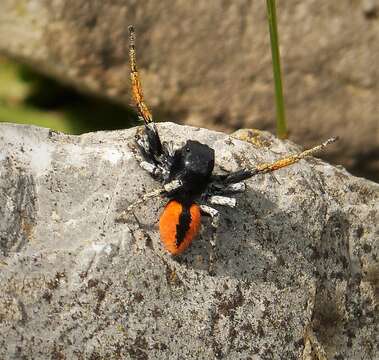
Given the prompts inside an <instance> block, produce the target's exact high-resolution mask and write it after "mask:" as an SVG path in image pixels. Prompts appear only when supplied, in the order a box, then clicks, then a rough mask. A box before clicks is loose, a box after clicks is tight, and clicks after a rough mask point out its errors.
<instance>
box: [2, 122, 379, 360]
mask: <svg viewBox="0 0 379 360" xmlns="http://www.w3.org/2000/svg"><path fill="white" fill-rule="evenodd" d="M159 130H160V132H161V135H162V138H163V139H165V140H173V141H174V142H175V144H176V145H180V144H181V143H182V142H184V141H185V140H186V139H187V138H193V139H197V140H199V141H202V142H205V143H207V144H209V145H211V146H212V147H213V148H214V149H215V151H216V162H217V171H219V172H221V171H223V170H227V171H229V170H236V169H237V168H239V167H241V166H242V165H243V164H245V165H246V166H253V165H254V164H256V163H260V162H267V161H271V160H273V159H277V158H279V157H280V156H283V155H284V154H286V153H288V152H293V151H295V150H298V147H296V146H295V145H294V144H292V143H290V142H282V141H279V140H277V139H275V138H274V137H272V136H271V135H269V134H266V133H256V132H247V133H245V134H244V133H242V132H241V133H239V134H238V135H236V136H238V137H239V138H244V139H245V140H248V141H241V140H238V139H236V138H235V137H230V136H227V135H225V134H222V133H217V132H212V131H208V130H204V129H198V128H192V127H183V126H179V125H175V124H172V123H164V124H159ZM134 134H135V129H129V130H125V131H114V132H97V133H89V134H85V135H82V136H68V135H64V134H61V133H56V132H52V131H49V130H48V129H42V128H36V127H29V126H19V125H18V126H17V125H10V124H1V125H0V251H1V253H0V254H1V255H0V287H1V292H0V358H2V359H32V358H33V359H47V358H53V359H100V358H106V359H196V360H199V359H299V358H300V359H301V358H303V359H323V358H325V356H327V358H328V359H373V358H374V357H375V353H377V347H378V311H377V310H378V309H377V306H378V289H379V282H378V279H379V277H378V274H379V266H378V241H377V240H378V235H379V231H378V222H379V221H378V220H379V218H378V217H379V203H378V198H379V186H378V185H377V184H375V183H372V182H370V181H367V180H364V179H360V178H356V177H353V176H351V175H349V174H348V173H347V172H346V171H345V170H343V169H342V168H336V167H333V166H331V165H329V164H327V163H325V162H322V161H320V160H318V159H316V158H310V159H307V160H302V161H301V162H300V163H298V164H296V165H293V166H291V167H288V168H286V169H282V170H280V171H278V172H275V173H273V174H271V175H262V176H257V177H255V178H253V179H250V180H249V181H248V182H247V185H248V190H247V192H246V193H245V194H243V195H239V196H238V207H237V208H236V209H220V210H221V213H222V218H221V227H220V229H219V233H218V245H217V260H216V264H215V276H210V275H209V273H208V271H207V268H208V256H209V250H210V249H209V248H210V246H209V241H208V239H209V235H210V227H209V222H208V221H207V220H205V221H204V226H203V229H202V232H201V235H200V237H199V238H198V239H197V240H196V241H194V243H193V245H192V246H191V248H190V249H189V250H188V251H187V252H186V253H185V254H184V255H183V256H181V257H179V258H172V257H170V256H169V255H168V254H167V253H165V252H164V250H163V248H162V246H161V244H160V240H159V235H158V232H157V229H156V223H157V221H158V218H159V212H160V209H161V208H162V206H163V205H164V203H165V202H164V199H155V200H152V201H149V202H147V203H145V204H143V205H141V206H140V208H139V209H137V210H136V211H135V218H133V217H132V218H131V219H129V220H128V221H124V222H121V221H118V219H119V215H120V213H121V212H122V210H123V209H125V208H126V206H127V205H128V204H129V203H131V202H132V201H134V200H136V199H138V198H139V197H140V196H141V195H142V194H144V193H145V192H147V191H150V190H152V189H154V188H156V187H157V183H156V182H155V181H154V180H152V179H151V178H150V176H149V175H148V174H147V173H146V172H144V171H143V170H142V169H140V168H139V166H138V163H137V162H136V160H135V158H134V155H133V153H132V151H131V149H130V147H129V145H130V144H132V143H133V137H134ZM335 146H338V144H337V145H335ZM222 169H223V170H222ZM323 356H324V357H323Z"/></svg>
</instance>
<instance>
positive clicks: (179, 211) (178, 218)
mask: <svg viewBox="0 0 379 360" xmlns="http://www.w3.org/2000/svg"><path fill="white" fill-rule="evenodd" d="M200 217H201V215H200V207H199V205H197V204H192V205H191V206H190V208H189V209H188V208H184V206H183V205H182V204H181V203H179V202H177V201H175V200H171V201H170V202H169V203H168V204H167V205H166V207H165V209H164V210H163V213H162V215H161V217H160V219H159V232H160V235H161V240H162V242H163V245H164V247H165V248H166V250H167V251H168V252H169V253H170V254H172V255H178V254H181V253H182V252H183V251H184V250H186V249H187V248H188V246H190V245H191V242H192V240H193V239H194V238H195V236H196V235H197V234H198V233H199V231H200ZM183 229H184V230H183ZM183 231H184V232H183Z"/></svg>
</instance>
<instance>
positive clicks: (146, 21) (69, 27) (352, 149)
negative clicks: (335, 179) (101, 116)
mask: <svg viewBox="0 0 379 360" xmlns="http://www.w3.org/2000/svg"><path fill="white" fill-rule="evenodd" d="M376 9H377V2H373V1H369V2H368V1H362V2H361V5H357V4H355V2H348V3H346V2H342V1H340V2H336V1H334V2H331V1H328V0H321V1H320V0H318V1H316V0H312V1H306V2H304V1H300V2H299V1H295V0H288V1H283V2H280V3H279V2H278V19H279V32H280V44H281V55H282V68H283V75H284V86H285V89H284V90H285V96H286V107H287V118H288V126H289V130H290V136H291V139H294V140H295V141H296V142H298V143H301V144H304V145H306V146H310V145H311V144H313V143H315V142H318V141H320V140H321V139H324V138H328V137H330V136H334V135H339V136H340V137H341V141H340V144H339V146H338V147H335V148H334V149H331V150H330V151H329V152H328V156H329V159H333V160H334V161H336V162H337V163H342V164H344V165H345V166H348V167H349V168H350V169H352V170H354V171H357V168H359V169H360V171H361V174H363V173H364V174H365V175H367V176H371V177H372V178H376V179H377V175H376V174H377V170H378V169H379V163H378V160H377V159H378V157H377V154H378V152H379V127H378V126H379V122H378V118H377V114H378V113H379V102H378V96H377V94H378V92H379V79H378V71H377V62H376V61H375V59H377V58H379V32H378V29H377V25H378V22H377V21H375V14H376V13H377V12H376ZM129 24H135V25H136V29H137V51H138V61H139V65H140V69H141V73H142V78H143V86H144V89H145V94H146V98H147V100H148V103H149V104H151V106H152V108H153V110H154V114H155V117H156V119H158V120H163V121H174V122H182V123H187V124H190V125H195V126H203V127H206V128H210V127H213V128H217V129H219V130H228V131H229V130H235V129H237V128H241V127H246V128H251V127H253V128H259V129H263V130H264V129H266V130H271V131H273V130H274V127H275V121H274V118H275V105H274V95H273V91H274V90H273V89H274V86H273V80H272V65H271V53H270V48H269V35H268V25H267V21H266V8H265V4H264V3H263V2H255V1H251V2H248V1H237V2H233V3H229V2H225V3H217V4H216V3H212V2H206V1H203V2H201V3H199V4H198V6H193V4H192V3H190V2H183V1H172V2H170V3H167V2H159V1H157V2H155V1H150V2H148V3H146V2H143V3H142V2H136V1H122V2H115V1H110V0H104V1H101V2H94V1H92V0H55V1H53V2H52V1H50V2H49V1H44V0H29V1H22V2H15V1H13V0H3V1H2V2H1V12H0V52H1V53H3V54H6V55H8V56H10V57H12V58H16V59H19V60H22V61H24V62H26V63H27V64H29V65H32V66H34V67H35V68H36V69H37V70H38V71H42V72H44V73H47V74H50V75H52V76H54V77H56V78H59V79H61V80H62V81H63V82H65V83H69V84H71V85H74V86H75V87H76V88H77V89H80V90H81V91H86V92H92V93H95V94H98V95H101V96H105V97H108V98H111V99H113V100H115V101H118V102H121V103H123V104H129V103H130V99H129V87H130V85H129V81H128V78H129V76H128V72H129V68H128V64H127V46H128V35H127V26H128V25H129Z"/></svg>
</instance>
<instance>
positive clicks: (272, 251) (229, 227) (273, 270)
mask: <svg viewBox="0 0 379 360" xmlns="http://www.w3.org/2000/svg"><path fill="white" fill-rule="evenodd" d="M237 202H238V206H237V207H236V208H234V209H231V208H226V207H219V208H218V210H219V211H220V225H219V228H218V230H217V245H216V253H215V261H214V272H215V276H228V277H233V278H238V279H244V280H249V279H254V281H259V280H260V281H262V282H267V281H270V282H275V283H278V282H280V283H282V282H283V281H284V282H288V283H291V282H292V281H293V279H291V276H293V275H292V274H293V272H291V271H290V269H289V265H290V264H291V262H293V254H294V253H296V252H297V253H298V251H299V250H298V242H300V241H302V238H303V232H302V231H301V229H298V228H297V229H294V227H293V223H292V219H291V214H288V213H285V212H283V211H281V210H279V208H278V207H277V205H276V204H275V203H274V202H272V201H270V200H269V199H268V198H267V197H266V196H265V195H264V194H262V193H260V192H258V191H254V190H251V189H250V190H249V192H247V193H245V194H244V195H243V196H241V195H240V196H239V197H238V198H237ZM203 220H204V221H203V224H204V225H203V229H202V232H201V236H200V237H199V238H198V239H197V240H195V241H194V242H193V244H192V246H191V248H190V249H189V250H188V251H187V252H186V253H184V254H183V255H181V256H180V257H176V258H174V259H175V261H177V262H178V263H179V264H181V265H185V266H187V267H190V268H193V269H195V270H198V271H207V270H208V269H209V255H210V252H211V246H210V243H209V240H208V239H210V238H211V236H212V228H211V226H210V220H209V218H204V219H203ZM285 234H291V237H290V238H289V237H288V238H284V235H285ZM199 259H201V261H199ZM279 280H280V281H279Z"/></svg>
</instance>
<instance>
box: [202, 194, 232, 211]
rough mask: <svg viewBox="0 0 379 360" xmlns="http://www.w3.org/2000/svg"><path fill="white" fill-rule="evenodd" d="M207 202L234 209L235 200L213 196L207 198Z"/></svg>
mask: <svg viewBox="0 0 379 360" xmlns="http://www.w3.org/2000/svg"><path fill="white" fill-rule="evenodd" d="M208 202H209V203H210V204H212V205H221V206H229V207H231V208H234V207H235V206H236V203H237V201H236V199H234V198H231V197H227V196H219V195H213V196H210V197H209V198H208Z"/></svg>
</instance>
